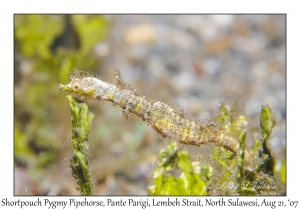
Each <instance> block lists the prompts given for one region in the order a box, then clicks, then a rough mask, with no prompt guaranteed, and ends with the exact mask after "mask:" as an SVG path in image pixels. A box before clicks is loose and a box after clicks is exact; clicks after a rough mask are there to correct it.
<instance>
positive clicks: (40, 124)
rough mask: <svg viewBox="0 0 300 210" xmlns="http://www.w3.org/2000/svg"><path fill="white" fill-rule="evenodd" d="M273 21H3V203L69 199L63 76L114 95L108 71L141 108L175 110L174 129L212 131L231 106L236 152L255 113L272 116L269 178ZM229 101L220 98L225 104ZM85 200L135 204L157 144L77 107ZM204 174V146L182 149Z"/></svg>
mask: <svg viewBox="0 0 300 210" xmlns="http://www.w3.org/2000/svg"><path fill="white" fill-rule="evenodd" d="M285 50H286V16H285V15H15V16H14V136H15V138H14V176H15V177H14V182H15V183H14V188H15V191H14V192H15V195H79V194H80V192H79V191H77V190H76V186H77V185H76V182H75V179H74V178H73V177H72V175H71V172H70V168H69V161H70V158H71V157H72V156H73V149H72V143H71V119H70V108H69V105H68V102H67V100H66V93H64V92H60V90H59V89H58V84H67V83H68V82H69V74H70V72H72V70H73V69H80V70H85V71H89V72H92V73H93V74H97V75H98V76H99V77H101V78H102V79H103V80H104V81H110V82H112V83H116V81H115V75H114V70H115V69H118V70H120V72H121V74H122V75H123V78H124V80H125V81H127V82H128V83H129V84H131V85H132V86H133V87H135V88H136V89H137V90H138V93H139V94H140V95H145V96H149V97H150V98H152V99H154V100H159V101H162V102H165V103H167V104H170V105H171V106H172V105H174V103H175V102H177V103H178V104H179V105H180V106H181V107H182V108H183V109H184V111H185V114H186V117H187V118H190V119H193V120H196V121H201V120H214V119H215V118H216V116H217V115H218V107H219V104H220V103H221V102H226V103H232V98H234V97H236V98H239V100H240V101H241V102H242V103H241V104H242V105H241V106H243V107H244V114H245V115H246V117H247V119H248V122H249V123H248V126H247V131H248V133H247V143H248V144H247V148H251V147H252V146H253V142H254V140H255V138H256V137H257V136H258V135H259V113H260V110H261V106H262V105H264V104H268V105H269V106H270V107H271V108H272V109H273V110H274V112H275V113H276V117H277V126H276V127H275V129H274V132H273V136H272V138H271V142H270V147H271V148H272V152H273V155H274V156H275V158H276V162H277V166H276V167H277V169H278V170H279V169H280V168H281V167H282V164H283V163H284V161H285V157H286V155H285V152H286V127H285V123H286V101H285V100H286V60H285V59H286V51H285ZM228 95H229V96H228ZM85 102H86V103H87V104H88V105H89V108H90V111H91V112H93V113H94V114H95V116H96V117H95V119H94V121H93V125H92V128H91V131H90V134H89V142H90V162H89V164H90V171H91V176H92V180H93V183H94V187H95V194H96V195H147V194H148V193H147V189H148V186H150V185H151V184H152V176H153V172H154V170H155V168H156V161H157V157H158V153H159V150H160V149H161V148H162V147H164V146H165V145H167V143H168V142H169V140H167V139H161V138H160V136H158V134H157V133H156V132H155V131H153V130H152V128H151V127H149V126H147V125H146V123H144V122H143V121H142V120H141V119H139V118H138V117H137V116H134V115H131V116H130V117H129V119H128V120H125V118H124V117H122V115H121V112H120V110H119V109H118V108H116V107H113V106H112V104H111V103H110V102H105V101H93V100H86V101H85ZM180 149H187V150H188V151H189V152H190V154H191V157H192V159H193V160H195V161H202V162H207V163H209V164H211V165H216V163H215V162H214V160H212V159H211V158H210V155H211V153H210V152H211V147H210V146H201V147H195V146H185V145H181V144H180Z"/></svg>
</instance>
